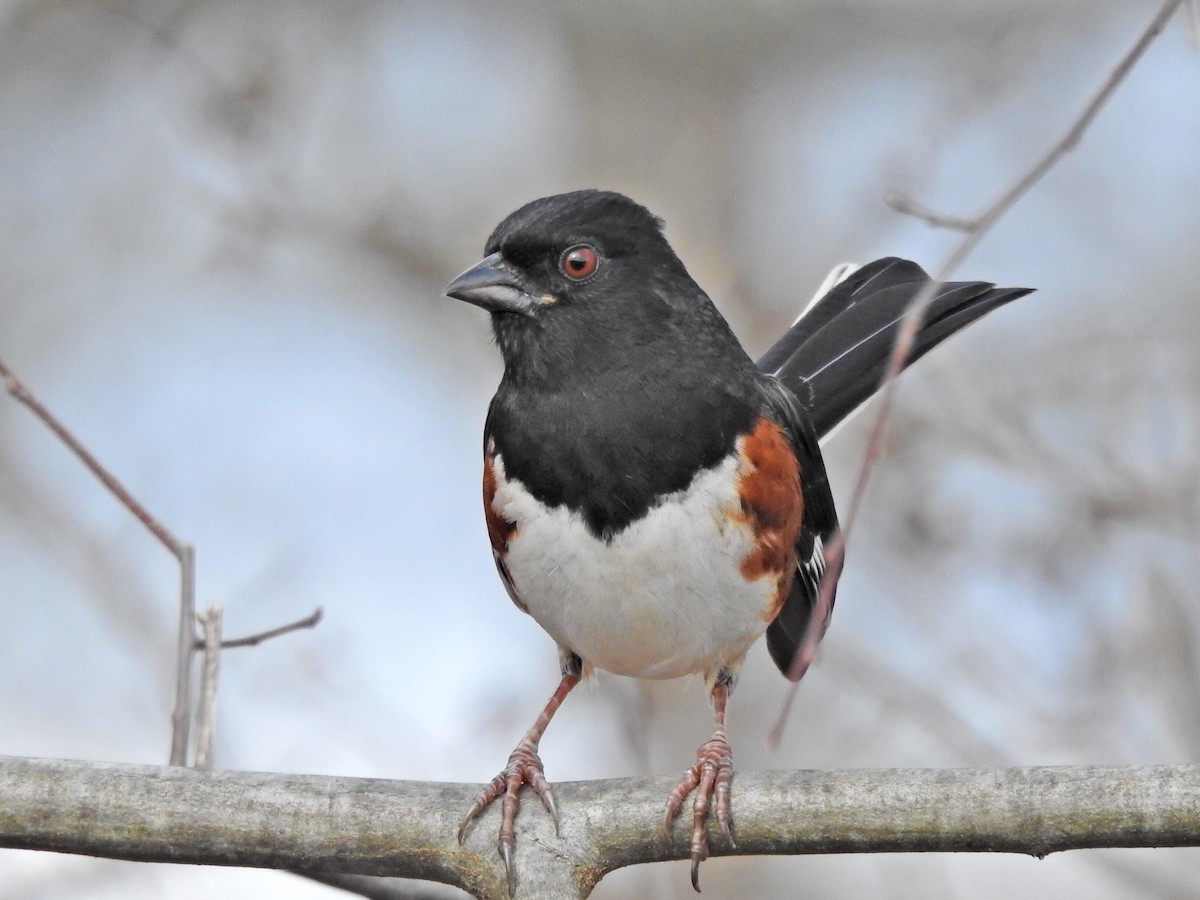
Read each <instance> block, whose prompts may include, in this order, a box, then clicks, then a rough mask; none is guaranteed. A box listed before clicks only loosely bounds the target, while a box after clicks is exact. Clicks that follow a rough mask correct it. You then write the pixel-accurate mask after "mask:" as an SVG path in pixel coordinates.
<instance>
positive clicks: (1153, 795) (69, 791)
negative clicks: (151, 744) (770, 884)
mask: <svg viewBox="0 0 1200 900" xmlns="http://www.w3.org/2000/svg"><path fill="white" fill-rule="evenodd" d="M671 784H673V780H672V779H671V778H667V777H659V778H624V779H614V780H607V781H591V782H574V783H566V784H559V785H556V786H555V790H556V791H558V792H559V796H560V798H561V800H562V801H564V802H561V804H560V806H561V810H562V837H561V838H557V837H555V835H554V829H553V826H552V824H551V822H550V820H549V818H548V817H547V816H545V815H542V814H540V811H531V812H529V813H527V814H525V815H523V816H522V817H521V819H520V820H519V821H520V826H521V829H522V832H523V833H522V836H521V840H520V841H518V845H517V846H518V849H517V854H518V855H517V858H518V861H519V865H520V872H521V883H520V886H519V887H518V891H519V892H520V895H521V896H522V897H528V898H537V897H565V896H575V897H585V896H587V895H588V894H589V893H590V892H591V890H592V888H593V887H594V886H595V884H596V883H597V882H598V881H599V880H600V879H601V878H602V877H603V876H604V875H605V874H607V873H608V872H610V871H612V870H614V869H617V868H620V867H622V866H628V865H634V864H637V863H644V862H656V861H662V860H669V859H684V858H686V857H687V856H688V842H687V840H686V839H685V838H686V835H685V834H684V831H683V829H676V832H677V833H676V834H675V835H674V836H672V837H671V838H670V839H667V838H664V837H663V836H662V834H661V832H660V830H659V829H660V822H661V817H662V809H661V806H662V796H663V795H664V794H665V793H666V792H667V790H668V789H669V788H670V786H671ZM475 790H476V785H469V784H437V783H426V782H410V781H386V780H381V779H361V778H332V777H320V776H313V775H284V774H266V773H258V772H200V771H196V770H192V769H182V768H175V767H172V768H155V767H151V766H134V765H118V764H112V763H94V762H79V761H63V760H35V759H19V758H15V757H0V797H4V806H3V808H2V809H0V845H2V846H6V847H15V848H23V849H34V850H50V851H56V852H62V853H77V854H86V855H92V856H102V857H111V858H118V859H131V860H142V861H156V862H174V863H192V864H203V865H229V866H254V867H260V868H279V869H289V870H292V871H297V872H300V873H307V872H309V871H314V870H319V871H324V872H332V873H345V874H354V875H373V876H389V877H403V878H420V879H426V880H432V881H439V882H443V883H446V884H452V885H455V886H457V887H461V888H463V889H464V890H467V891H469V892H470V893H472V894H474V895H475V896H477V897H484V898H488V897H503V896H506V894H507V889H506V886H505V880H504V874H503V870H502V867H501V866H500V860H499V857H498V856H497V854H496V852H495V847H494V845H493V835H494V833H495V824H496V823H495V821H493V820H494V819H495V818H496V817H497V815H498V810H496V809H493V810H491V811H489V813H487V814H485V816H484V819H485V821H483V822H481V823H479V825H478V826H477V827H476V828H474V829H473V830H472V831H471V833H470V834H469V835H468V838H467V842H466V845H465V846H461V847H460V846H459V845H458V844H457V843H456V841H455V837H454V834H455V824H456V822H457V818H458V810H460V809H461V808H463V807H465V806H466V805H467V804H468V803H469V802H470V799H471V797H472V796H473V794H474V792H475ZM734 806H735V810H734V812H735V817H736V822H737V830H736V838H737V848H736V850H731V849H730V848H728V847H725V846H718V847H717V848H716V849H715V852H714V855H730V854H731V853H735V854H738V855H757V854H805V853H849V852H860V853H861V852H876V853H878V852H913V851H975V852H980V851H982V852H1008V853H1027V854H1031V855H1033V856H1038V857H1041V856H1045V855H1047V854H1049V853H1053V852H1056V851H1059V850H1070V849H1079V848H1085V847H1179V846H1200V766H1130V767H1115V766H1062V767H1041V768H1023V769H944V770H932V769H891V770H869V769H863V770H845V771H827V772H812V771H798V772H746V773H740V774H739V775H738V789H737V791H736V792H735V794H734Z"/></svg>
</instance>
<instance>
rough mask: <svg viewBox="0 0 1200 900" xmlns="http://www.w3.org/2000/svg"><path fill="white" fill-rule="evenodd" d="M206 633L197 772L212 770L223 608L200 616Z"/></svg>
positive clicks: (213, 607)
mask: <svg viewBox="0 0 1200 900" xmlns="http://www.w3.org/2000/svg"><path fill="white" fill-rule="evenodd" d="M196 619H197V620H198V621H199V622H200V626H201V627H202V628H203V629H204V656H203V659H204V665H203V667H202V669H201V674H200V707H199V709H197V710H196V762H195V765H196V768H197V769H211V768H212V759H213V742H214V736H215V735H216V726H217V676H218V675H219V674H220V668H221V604H219V603H214V604H212V605H211V606H210V607H209V608H208V609H207V610H206V611H204V612H202V613H200V614H199V615H198V616H196Z"/></svg>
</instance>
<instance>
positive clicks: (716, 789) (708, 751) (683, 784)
mask: <svg viewBox="0 0 1200 900" xmlns="http://www.w3.org/2000/svg"><path fill="white" fill-rule="evenodd" d="M732 779H733V754H732V753H731V751H730V749H729V742H728V741H727V740H726V739H725V735H724V733H723V732H721V731H718V732H717V733H716V734H714V735H713V736H712V737H711V738H710V739H709V740H708V742H707V743H705V744H703V745H702V746H701V747H700V749H699V750H698V751H696V762H695V763H693V764H692V765H691V767H689V768H688V770H687V771H685V772H684V773H683V777H682V778H681V779H680V780H679V784H677V785H676V786H675V789H674V790H673V791H671V794H670V796H669V797H668V798H667V809H666V812H665V813H664V815H663V831H664V833H665V834H666V835H668V836H669V835H670V833H671V824H672V823H673V822H674V820H675V818H676V817H677V816H678V815H679V813H680V812H681V811H682V810H683V803H684V801H685V800H686V799H687V798H688V797H689V796H690V795H691V794H692V792H693V791H695V794H696V796H695V798H694V799H693V800H692V842H691V857H692V887H693V888H694V889H695V890H696V891H697V892H699V891H700V863H702V862H704V860H706V859H708V822H709V819H710V817H712V818H715V819H716V820H717V826H718V827H719V828H720V829H721V835H722V837H724V838H725V840H726V841H728V842H729V844H730V846H734V843H733V817H732V815H731V814H730V811H729V785H730V782H731V780H732Z"/></svg>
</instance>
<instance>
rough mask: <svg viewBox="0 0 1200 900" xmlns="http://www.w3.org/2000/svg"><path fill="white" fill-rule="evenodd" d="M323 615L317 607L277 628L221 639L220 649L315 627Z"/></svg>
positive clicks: (249, 643) (202, 644) (266, 639)
mask: <svg viewBox="0 0 1200 900" xmlns="http://www.w3.org/2000/svg"><path fill="white" fill-rule="evenodd" d="M324 615H325V611H324V610H323V609H321V607H319V606H318V607H317V608H316V609H314V610H313V611H312V612H310V613H309V614H308V615H307V616H305V617H304V618H303V619H297V620H296V621H295V622H289V623H288V624H286V625H280V626H279V627H278V628H268V629H267V630H266V631H259V632H256V633H255V634H248V635H246V636H245V637H240V638H230V639H228V640H223V641H221V649H222V650H230V649H232V648H234V647H255V646H257V645H258V644H261V643H262V642H263V641H269V640H270V639H271V638H277V637H279V636H280V635H284V634H290V633H291V632H293V631H300V630H301V629H303V628H315V627H316V626H317V625H318V624H319V623H320V621H321V617H322V616H324ZM203 646H204V642H203V641H197V642H196V647H197V648H200V647H203Z"/></svg>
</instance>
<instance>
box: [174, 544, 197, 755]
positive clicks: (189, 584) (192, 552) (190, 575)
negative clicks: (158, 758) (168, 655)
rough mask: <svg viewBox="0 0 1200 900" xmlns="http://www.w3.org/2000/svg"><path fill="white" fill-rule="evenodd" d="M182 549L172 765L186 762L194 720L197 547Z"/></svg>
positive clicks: (183, 546) (181, 546)
mask: <svg viewBox="0 0 1200 900" xmlns="http://www.w3.org/2000/svg"><path fill="white" fill-rule="evenodd" d="M179 549H180V554H179V638H178V640H177V641H176V644H175V708H174V710H172V712H171V755H170V761H171V765H173V766H186V765H187V748H188V729H189V727H190V726H191V722H192V651H193V649H194V648H195V645H196V628H195V624H194V623H195V618H196V548H195V547H193V546H192V545H191V544H181V545H180V547H179Z"/></svg>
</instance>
